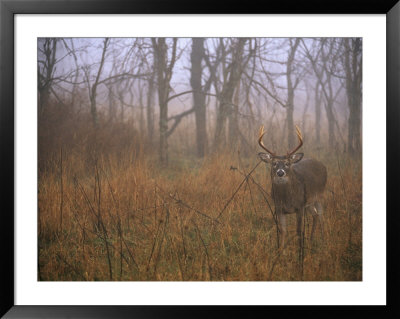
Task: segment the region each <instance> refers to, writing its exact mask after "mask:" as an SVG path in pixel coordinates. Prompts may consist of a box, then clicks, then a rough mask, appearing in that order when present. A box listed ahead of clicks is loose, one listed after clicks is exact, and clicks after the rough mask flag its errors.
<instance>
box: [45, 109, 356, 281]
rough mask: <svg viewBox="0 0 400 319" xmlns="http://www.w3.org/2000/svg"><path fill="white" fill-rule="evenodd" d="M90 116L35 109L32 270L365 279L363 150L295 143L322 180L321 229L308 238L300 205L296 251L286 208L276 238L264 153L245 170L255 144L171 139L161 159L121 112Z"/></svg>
mask: <svg viewBox="0 0 400 319" xmlns="http://www.w3.org/2000/svg"><path fill="white" fill-rule="evenodd" d="M65 112H67V111H65ZM66 119H69V120H66ZM89 120H90V119H89V118H88V117H87V116H86V117H85V115H79V117H78V116H76V117H75V116H74V115H73V114H70V113H68V112H67V114H60V111H59V110H55V109H53V111H48V113H47V114H46V117H43V118H40V119H39V165H38V167H39V180H38V186H39V187H38V189H39V193H38V203H39V204H38V245H39V246H38V256H39V258H38V279H39V280H43V281H54V280H60V281H72V280H73V281H86V280H102V281H108V280H117V281H256V280H257V281H258V280H262V281H269V280H273V281H288V280H308V281H347V280H352V281H354V280H362V179H361V178H362V175H361V171H362V170H361V160H354V159H350V158H348V157H347V156H346V155H345V154H343V152H339V151H337V150H329V149H327V148H323V149H322V150H318V151H316V150H315V149H314V148H313V147H312V146H311V145H305V146H304V152H305V153H306V156H311V157H316V158H318V159H320V160H321V161H323V162H324V163H325V165H326V166H327V168H328V184H327V187H326V192H325V195H324V197H323V206H324V209H325V214H324V221H325V226H324V240H322V238H321V236H320V233H319V232H317V234H316V236H315V238H314V240H313V241H312V242H311V240H310V231H311V221H312V218H311V216H306V218H305V248H304V249H305V251H304V260H302V261H301V262H300V261H299V258H298V249H299V248H298V246H297V240H296V231H295V223H296V220H295V219H296V218H295V216H294V215H290V216H289V218H288V224H289V225H288V226H289V238H292V240H290V241H289V243H288V244H287V245H286V246H285V247H284V248H282V247H281V248H280V249H278V245H277V228H276V225H275V222H274V219H273V215H272V212H271V209H272V210H273V200H272V199H271V197H270V195H269V192H270V186H269V185H270V181H269V173H268V170H267V168H266V167H265V165H264V163H262V164H260V165H259V166H258V167H257V168H256V169H255V170H254V172H253V173H252V174H251V175H250V176H251V177H249V178H247V179H245V176H246V174H248V173H249V172H250V171H251V169H253V168H254V167H255V166H256V165H257V163H258V161H259V160H258V157H257V153H256V152H255V153H254V155H253V156H251V157H248V158H245V157H241V155H240V154H238V153H237V152H233V151H226V152H220V153H219V154H214V155H210V156H208V157H206V158H205V159H202V160H199V159H196V158H195V157H194V156H192V155H190V152H189V151H188V152H186V153H184V152H183V151H182V152H173V151H171V158H170V165H169V166H168V167H167V168H162V167H160V166H159V165H158V164H157V155H156V152H155V151H154V149H151V148H149V147H148V146H146V143H145V142H144V138H143V137H141V136H140V134H139V133H138V132H137V131H136V130H135V129H134V128H133V126H132V125H130V123H117V124H111V123H108V124H107V123H106V121H103V122H102V124H101V126H100V129H98V130H97V131H95V130H93V129H92V128H91V125H90V124H91V123H90V121H89ZM187 127H188V126H185V125H183V126H182V128H181V130H185V131H181V132H180V133H179V132H177V134H175V135H176V137H175V138H177V139H182V138H183V136H185V135H186V136H187V135H188V134H187V132H186V129H187ZM189 127H190V126H189ZM255 130H256V128H255ZM282 138H283V137H282ZM171 143H172V144H173V141H172V142H171ZM306 144H307V143H306ZM180 145H185V143H180ZM186 145H189V146H190V143H188V142H186ZM192 147H193V145H192ZM171 148H172V149H173V146H171ZM176 154H178V155H176ZM239 186H240V187H239ZM267 202H268V203H269V205H271V209H270V208H269V206H268V203H267ZM318 230H319V229H317V231H318Z"/></svg>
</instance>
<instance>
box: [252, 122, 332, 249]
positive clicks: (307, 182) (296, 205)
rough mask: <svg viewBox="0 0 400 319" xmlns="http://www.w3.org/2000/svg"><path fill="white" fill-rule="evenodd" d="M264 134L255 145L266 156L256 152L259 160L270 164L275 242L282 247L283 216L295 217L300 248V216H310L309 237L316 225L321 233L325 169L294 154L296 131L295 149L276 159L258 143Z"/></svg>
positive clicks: (284, 232) (315, 161) (284, 224)
mask: <svg viewBox="0 0 400 319" xmlns="http://www.w3.org/2000/svg"><path fill="white" fill-rule="evenodd" d="M264 134H265V132H264V128H263V127H262V128H261V129H260V137H259V144H260V146H261V147H262V148H263V149H264V150H266V151H267V153H259V156H260V158H261V159H262V160H263V161H264V162H267V163H269V164H270V165H271V183H272V185H271V195H272V197H273V200H274V203H275V212H276V216H277V219H278V226H279V233H280V236H279V243H280V245H284V241H285V238H286V237H287V225H286V215H287V214H292V213H295V214H296V216H297V225H296V226H297V227H296V228H297V235H298V238H299V245H300V247H302V231H303V226H302V222H303V215H304V213H305V212H306V211H309V212H310V213H311V214H312V216H313V225H312V229H311V238H313V235H314V231H315V228H316V224H317V222H319V223H320V226H321V234H323V221H322V205H321V201H320V199H321V195H322V193H323V191H324V189H325V185H326V180H327V170H326V167H325V165H324V164H322V163H321V162H319V161H317V160H315V159H312V158H306V159H303V153H295V152H296V151H297V150H298V149H299V148H300V147H301V146H302V144H303V140H302V137H301V133H300V130H299V129H298V128H297V136H298V138H299V140H300V144H299V146H298V147H297V148H296V149H294V150H293V151H291V152H288V153H287V155H284V156H277V155H275V154H274V153H273V152H271V151H269V150H268V149H267V148H266V147H265V146H264V144H263V143H262V137H263V135H264Z"/></svg>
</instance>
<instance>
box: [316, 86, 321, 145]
mask: <svg viewBox="0 0 400 319" xmlns="http://www.w3.org/2000/svg"><path fill="white" fill-rule="evenodd" d="M318 89H319V83H317V85H316V88H315V140H316V144H317V145H318V146H319V145H320V144H321V95H320V93H319V90H318Z"/></svg>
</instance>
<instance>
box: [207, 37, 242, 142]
mask: <svg viewBox="0 0 400 319" xmlns="http://www.w3.org/2000/svg"><path fill="white" fill-rule="evenodd" d="M245 43H246V39H244V38H239V41H238V43H237V44H236V48H235V50H234V52H233V54H232V62H231V64H230V65H229V66H228V68H227V70H229V74H228V75H227V76H226V78H227V81H226V82H225V83H224V85H223V88H222V91H221V99H220V103H219V107H218V110H217V123H216V128H215V137H214V149H215V150H218V149H219V148H220V147H221V145H222V142H225V129H226V120H227V118H228V116H229V115H230V114H231V112H232V111H233V110H232V98H233V93H234V91H235V87H236V85H237V83H238V81H239V80H240V76H241V74H242V71H241V62H242V58H243V49H244V45H245Z"/></svg>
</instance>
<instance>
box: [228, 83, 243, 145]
mask: <svg viewBox="0 0 400 319" xmlns="http://www.w3.org/2000/svg"><path fill="white" fill-rule="evenodd" d="M239 93H240V81H239V82H238V84H237V86H236V90H235V97H234V100H233V102H234V103H233V104H234V105H232V106H231V112H230V114H229V131H228V132H229V133H228V135H229V146H230V147H231V148H232V149H233V148H234V147H235V146H237V144H238V143H237V142H238V138H239V134H238V133H239V122H238V113H239Z"/></svg>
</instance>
